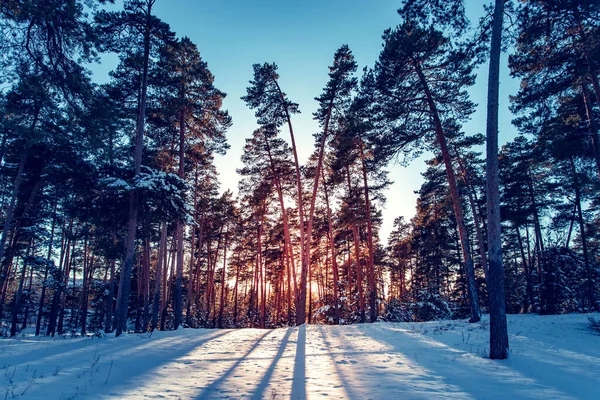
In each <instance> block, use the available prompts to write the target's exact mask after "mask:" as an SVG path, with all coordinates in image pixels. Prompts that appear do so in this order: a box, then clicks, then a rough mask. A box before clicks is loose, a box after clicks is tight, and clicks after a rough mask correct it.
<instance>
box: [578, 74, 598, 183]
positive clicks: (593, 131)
mask: <svg viewBox="0 0 600 400" xmlns="http://www.w3.org/2000/svg"><path fill="white" fill-rule="evenodd" d="M581 90H582V92H583V102H584V103H585V111H586V115H587V119H588V124H589V126H590V137H591V139H592V149H593V151H594V161H595V162H596V173H597V174H598V177H599V178H600V137H599V136H598V124H596V118H595V115H594V110H593V108H592V99H591V96H590V91H589V89H588V87H587V84H586V83H585V82H582V83H581Z"/></svg>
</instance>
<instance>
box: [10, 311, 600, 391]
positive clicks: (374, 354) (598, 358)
mask: <svg viewBox="0 0 600 400" xmlns="http://www.w3.org/2000/svg"><path fill="white" fill-rule="evenodd" d="M593 315H594V316H595V318H600V315H599V314H593ZM488 324H489V322H488V319H487V318H484V319H483V320H482V322H480V323H477V324H468V323H466V322H464V321H440V322H428V323H398V324H392V323H376V324H371V325H368V324H362V325H349V326H320V325H309V326H306V325H303V326H301V327H300V328H287V329H276V330H259V329H240V330H208V329H200V330H192V329H180V330H178V331H174V332H155V333H154V334H153V335H149V334H144V335H135V334H130V335H127V336H125V337H119V338H115V337H105V338H100V339H99V338H76V339H62V338H57V339H50V338H27V337H25V338H19V339H4V340H0V368H1V370H0V398H6V399H10V398H17V397H18V398H27V399H83V398H89V399H92V398H93V399H96V398H107V399H108V398H111V399H125V398H136V399H138V398H181V399H288V398H292V399H304V398H308V399H315V398H326V399H339V398H343V399H374V400H375V399H377V400H379V399H444V398H446V399H463V398H464V399H525V398H531V399H597V398H599V397H598V393H599V392H598V390H599V388H600V336H598V335H597V334H595V333H594V332H593V331H591V330H590V329H589V328H588V326H589V322H588V319H587V317H586V315H581V314H572V315H560V316H537V315H511V316H509V334H510V345H511V351H510V358H509V359H508V360H504V361H492V360H489V359H487V358H484V357H485V356H486V354H487V351H488V335H489V331H488Z"/></svg>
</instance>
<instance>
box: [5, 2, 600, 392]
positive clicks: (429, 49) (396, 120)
mask: <svg viewBox="0 0 600 400" xmlns="http://www.w3.org/2000/svg"><path fill="white" fill-rule="evenodd" d="M161 1H166V0H124V1H123V2H116V4H115V3H114V2H113V1H111V0H2V1H0V35H1V37H0V111H1V113H0V116H1V118H0V182H1V185H0V216H1V217H0V224H1V226H0V228H1V229H2V230H1V236H0V323H1V326H0V336H7V337H15V336H16V337H19V336H21V337H22V336H23V335H29V336H45V337H61V336H70V337H79V336H82V337H89V336H94V335H95V336H98V337H104V335H108V334H112V336H113V338H114V337H115V336H116V337H119V336H121V335H125V334H126V333H128V332H129V333H130V334H133V333H152V332H155V331H157V332H162V331H176V330H177V329H178V328H179V327H184V328H211V329H212V328H226V329H235V328H258V329H265V328H266V329H271V328H284V327H288V328H290V327H300V326H301V325H302V324H305V323H306V324H308V327H309V328H304V329H306V331H298V332H299V333H298V335H302V334H306V335H307V336H308V335H309V333H302V332H313V331H314V332H316V329H318V328H317V327H314V328H310V327H311V326H313V325H321V326H323V325H346V326H348V328H347V329H355V328H352V327H350V325H353V324H361V323H375V322H377V321H385V322H379V323H378V324H374V325H373V326H377V327H382V326H388V323H389V326H396V325H392V324H391V323H420V322H426V321H446V322H447V321H453V320H456V321H459V322H456V323H464V325H461V326H464V327H466V328H464V329H471V328H470V326H475V324H477V323H481V321H480V320H481V318H482V315H483V316H484V317H485V321H488V322H486V323H487V324H489V326H486V327H485V329H488V328H489V337H487V338H484V339H482V340H484V342H485V343H488V342H487V340H489V347H487V348H486V349H485V351H484V352H483V353H484V358H486V357H489V358H491V359H505V358H507V357H508V356H509V349H512V345H513V343H512V339H511V343H510V347H509V336H510V337H511V338H512V334H513V333H514V332H510V330H511V326H512V325H510V323H509V324H507V314H509V317H510V318H514V317H512V316H510V315H512V314H539V315H559V314H569V313H581V314H583V313H594V312H598V311H600V298H599V296H600V281H599V279H600V269H599V265H600V264H599V263H600V229H599V226H600V209H599V207H600V197H598V193H599V188H600V138H599V124H600V107H599V106H600V84H599V76H600V73H599V68H600V40H599V39H600V1H596V0H520V1H516V0H513V1H510V0H507V1H503V0H496V1H490V2H489V4H487V5H485V6H484V5H481V6H479V5H478V9H481V10H480V11H481V12H480V14H478V15H480V17H478V18H477V19H473V18H470V17H469V15H468V13H467V12H466V11H465V7H466V4H465V3H469V2H466V1H463V0H449V1H434V0H402V1H400V0H399V1H398V2H397V3H398V4H397V5H396V7H395V8H396V9H397V10H398V11H397V15H396V21H397V22H396V25H395V26H393V27H391V28H390V27H388V26H382V27H381V35H382V36H381V41H380V44H381V48H380V50H379V55H378V57H377V58H376V59H372V60H370V65H368V66H365V67H364V68H362V66H359V63H358V62H357V61H356V60H355V56H354V54H353V51H352V49H351V48H350V47H349V46H348V45H345V44H342V43H340V45H339V47H338V48H337V50H335V49H332V52H331V56H330V63H329V64H328V65H321V66H320V67H321V70H322V75H323V76H327V81H326V82H327V83H326V85H325V86H324V87H323V89H322V91H321V92H316V93H311V96H313V97H314V102H316V104H317V108H316V110H317V111H316V112H314V113H313V115H312V118H313V119H314V120H315V121H316V123H318V127H319V131H318V132H314V133H313V132H306V131H303V130H301V129H298V128H297V127H296V125H295V120H296V118H297V116H298V114H299V113H300V112H301V111H302V112H305V111H304V110H305V109H308V108H309V106H311V107H312V105H309V104H300V103H297V102H295V99H294V98H291V96H288V94H286V93H287V92H286V86H285V84H284V81H283V75H282V76H281V77H280V73H281V74H283V71H282V70H280V69H279V68H278V64H277V63H275V62H272V60H269V59H268V60H257V62H258V63H255V64H254V65H251V64H248V65H246V66H245V68H246V71H247V77H246V81H247V82H248V83H247V87H246V89H245V95H244V96H243V97H242V98H241V100H242V101H243V102H244V104H245V105H246V107H247V108H248V109H249V110H251V112H252V113H253V115H254V116H255V120H254V121H252V123H256V124H257V126H258V128H257V129H255V130H254V131H253V132H252V131H248V132H247V133H246V138H245V142H239V141H235V142H232V141H231V140H228V131H229V130H230V129H231V127H232V126H233V124H236V123H238V121H236V119H235V115H230V113H229V112H228V110H227V109H225V107H224V105H223V101H224V99H225V97H226V93H224V92H223V91H222V90H220V89H219V88H218V87H217V85H216V84H215V76H218V75H219V70H212V69H209V65H210V63H211V60H207V59H204V57H203V55H202V54H203V50H202V46H201V45H200V44H197V43H194V42H193V41H192V40H191V39H190V38H188V37H185V36H180V35H178V34H177V32H175V29H177V27H176V26H170V25H169V24H167V23H166V22H164V21H163V20H161V15H160V14H156V13H155V7H156V3H159V2H161ZM484 3H486V2H484ZM354 6H355V5H353V7H354ZM363 6H364V7H368V5H367V3H365V4H364V5H363ZM349 7H350V6H349ZM386 28H388V29H386ZM106 55H110V56H112V57H115V59H118V62H117V63H116V68H114V69H113V70H111V71H110V74H109V77H110V78H109V79H108V80H107V82H105V83H97V82H96V81H95V79H94V74H93V73H92V72H91V70H92V69H93V68H94V66H95V65H99V63H100V62H101V59H102V57H105V56H106ZM231 57H232V62H235V61H234V60H235V55H234V54H232V55H231ZM276 57H277V55H276V54H273V58H272V59H273V60H276ZM506 60H507V62H508V64H507V65H504V64H503V62H504V63H505V62H506ZM503 69H506V70H508V71H509V73H510V77H511V78H510V79H512V80H515V81H516V82H517V85H519V86H518V91H517V92H516V93H515V94H512V95H511V96H510V99H499V88H500V87H501V85H502V84H503V83H504V82H501V81H500V71H501V70H503ZM479 74H484V75H485V76H486V78H485V79H486V80H485V82H483V84H481V88H482V90H483V91H485V93H482V96H484V97H482V98H483V99H484V103H483V104H482V105H481V106H480V107H478V106H477V104H475V102H474V101H473V100H472V98H471V95H470V93H471V92H470V91H469V90H471V88H472V87H473V85H474V84H475V82H476V79H477V77H478V75H479ZM499 102H503V104H509V106H510V112H511V115H512V121H510V122H509V121H501V120H499V110H498V104H499ZM478 113H479V114H481V115H480V116H479V118H483V119H484V120H485V121H486V124H485V132H474V131H470V130H468V129H466V128H465V124H466V123H467V121H469V120H471V119H472V118H474V115H476V114H478ZM506 126H510V129H512V130H513V131H514V132H515V135H513V136H512V137H510V138H509V139H508V140H502V137H503V136H502V132H500V137H501V140H500V145H499V139H498V138H499V129H500V131H501V130H502V127H506ZM499 127H500V128H499ZM300 142H302V143H306V142H310V143H313V151H312V154H311V155H310V157H309V158H308V159H302V158H301V157H299V154H298V144H299V143H300ZM231 147H238V148H239V147H243V155H242V157H241V162H242V163H243V167H242V168H238V169H237V174H238V179H239V183H238V186H237V187H232V188H227V187H223V185H222V183H221V182H220V173H221V171H220V170H219V168H217V166H216V165H215V157H218V156H222V155H224V154H226V153H227V151H228V150H229V149H230V148H231ZM423 156H426V157H425V160H426V161H425V162H426V168H425V170H424V171H425V172H423V173H422V178H423V180H422V182H423V183H422V185H421V186H420V188H419V189H418V191H417V192H416V195H417V201H416V212H415V214H414V216H413V215H398V214H396V213H395V212H394V209H395V205H394V202H395V201H396V200H397V199H394V198H387V199H386V190H387V189H388V188H389V186H390V185H391V184H392V182H394V181H395V180H396V177H395V176H394V175H393V174H392V173H390V169H389V168H388V167H389V166H390V165H392V164H394V163H395V164H398V163H400V164H401V165H403V166H407V165H410V164H412V163H423V162H424V161H423V160H424V158H423ZM232 164H233V163H232ZM400 183H401V182H400ZM407 190H410V189H407ZM384 210H386V212H385V215H386V217H385V218H390V217H389V216H390V215H393V217H391V218H395V220H394V223H393V230H392V231H391V233H389V235H388V234H385V235H384V234H382V230H381V226H382V223H383V220H384ZM385 236H387V237H385ZM488 315H489V316H488ZM590 315H593V314H590ZM566 317H567V316H565V318H566ZM540 318H541V317H540ZM548 318H550V317H548ZM460 320H464V321H462V322H460ZM584 320H585V322H586V324H587V325H590V326H592V327H593V326H594V325H595V327H596V330H600V322H598V321H599V320H598V319H595V318H594V317H590V321H589V322H588V321H587V319H585V316H584ZM509 321H513V320H512V319H509ZM518 321H521V320H518ZM523 321H525V320H523ZM527 321H529V320H527ZM553 323H554V322H553ZM360 326H362V325H359V328H358V329H367V328H360ZM365 326H366V325H365ZM398 326H405V325H398ZM406 326H409V325H406ZM410 326H421V325H410ZM422 326H429V325H422ZM432 326H433V325H432ZM436 326H437V325H436ZM440 326H441V327H442V328H436V329H442V330H443V327H444V326H446V327H447V325H440ZM477 326H479V325H477ZM290 329H291V328H290ZM294 329H295V328H294ZM310 329H313V331H311V330H310ZM319 329H320V328H319ZM340 329H341V327H340ZM369 329H370V328H369ZM373 329H384V328H373ZM385 329H387V328H385ZM411 329H412V328H411ZM555 329H558V330H560V329H561V328H560V326H556V328H555ZM200 331H201V332H213V331H204V330H199V332H200ZM185 332H191V330H185ZM215 332H217V331H215ZM252 332H254V331H252ZM290 332H291V331H290ZM294 332H296V331H294ZM486 332H487V331H486ZM211 334H212V333H211ZM509 334H510V335H509ZM185 335H191V334H190V333H185ZM486 335H488V333H486ZM589 335H591V336H590V337H591V339H588V340H596V341H595V342H593V343H594V344H595V345H597V344H598V341H597V339H594V336H593V334H592V333H590V334H589ZM114 339H115V340H116V338H114ZM298 340H299V339H298ZM462 340H463V343H464V341H465V337H464V333H463V338H462ZM466 340H467V342H468V340H469V339H466ZM517 345H518V342H517ZM486 346H488V344H486ZM592 347H593V346H592ZM280 356H281V354H280ZM590 357H591V356H590ZM598 357H600V354H598ZM0 358H2V356H1V353H0ZM592 358H593V357H592ZM598 360H600V359H598ZM0 364H3V363H2V362H0ZM111 369H112V363H111ZM109 375H110V371H109ZM598 378H599V377H598V376H596V379H598ZM102 379H104V377H102ZM111 379H112V378H111ZM108 380H109V378H107V381H108ZM597 382H598V381H596V383H597ZM26 390H27V389H26ZM257 390H258V389H257ZM261 390H262V391H263V392H264V391H265V390H266V389H265V388H262V389H261ZM272 390H273V389H272ZM292 391H293V388H292ZM7 393H8V392H7ZM24 393H25V392H24ZM266 394H267V393H266V392H265V393H262V392H260V395H266ZM550 396H551V397H553V396H552V395H551V394H550ZM259 397H260V396H259ZM342 397H343V396H342ZM348 397H352V396H350V395H349V396H348ZM355 397H356V398H361V396H360V395H357V396H355ZM584 397H585V396H584ZM200 398H203V397H202V396H200ZM270 398H275V397H273V394H272V393H271V397H270ZM364 398H366V397H364ZM380 398H385V396H384V397H380Z"/></svg>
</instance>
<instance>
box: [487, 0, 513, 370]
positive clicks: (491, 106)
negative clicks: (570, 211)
mask: <svg viewBox="0 0 600 400" xmlns="http://www.w3.org/2000/svg"><path fill="white" fill-rule="evenodd" d="M503 17H504V0H495V5H494V16H493V18H494V19H493V22H492V43H491V49H490V67H489V75H488V96H487V97H488V98H487V123H486V138H487V145H486V195H487V216H488V217H487V219H488V252H489V257H488V261H489V268H488V285H487V286H488V297H489V309H490V358H491V359H493V360H497V359H500V360H501V359H505V358H507V357H508V328H507V324H506V300H505V294H504V267H503V265H502V233H501V225H500V189H499V186H500V185H499V178H498V102H499V100H498V99H499V86H500V52H501V46H502V22H503Z"/></svg>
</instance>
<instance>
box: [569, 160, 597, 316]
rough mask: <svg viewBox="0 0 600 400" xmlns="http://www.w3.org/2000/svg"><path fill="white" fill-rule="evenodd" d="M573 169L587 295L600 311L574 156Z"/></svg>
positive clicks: (591, 304) (591, 305) (592, 306)
mask: <svg viewBox="0 0 600 400" xmlns="http://www.w3.org/2000/svg"><path fill="white" fill-rule="evenodd" d="M569 161H570V163H571V171H572V172H573V189H575V205H576V206H577V220H578V222H579V233H580V235H581V248H582V250H583V260H584V263H585V274H586V280H587V282H586V283H587V285H586V286H587V297H588V301H589V303H590V308H591V309H594V310H596V311H598V304H596V296H595V293H594V286H595V282H594V281H595V279H594V272H593V270H592V266H591V265H590V256H589V252H588V241H587V235H586V229H585V222H584V221H583V211H582V209H581V187H580V186H581V185H580V183H579V178H578V177H577V168H576V167H575V162H574V161H573V158H571V159H570V160H569Z"/></svg>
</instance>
